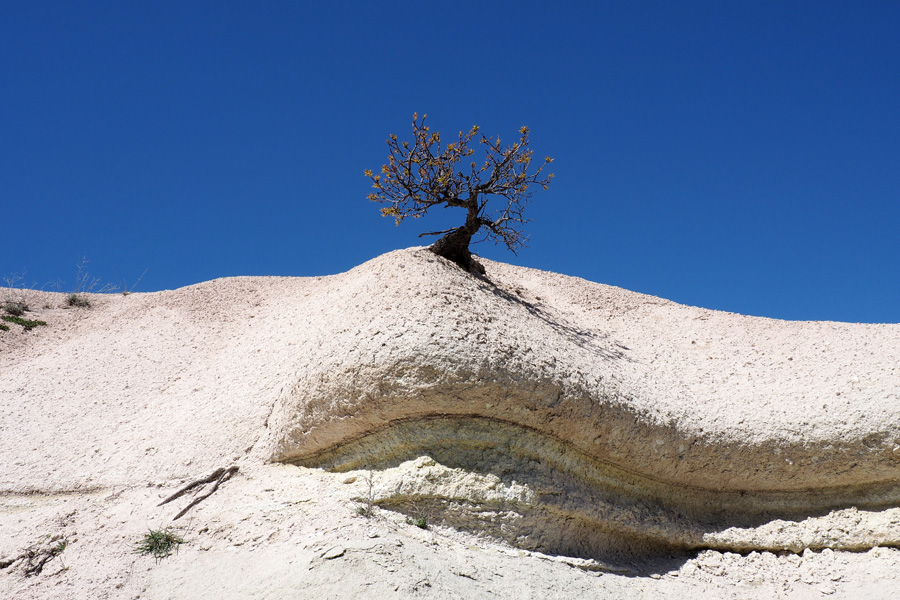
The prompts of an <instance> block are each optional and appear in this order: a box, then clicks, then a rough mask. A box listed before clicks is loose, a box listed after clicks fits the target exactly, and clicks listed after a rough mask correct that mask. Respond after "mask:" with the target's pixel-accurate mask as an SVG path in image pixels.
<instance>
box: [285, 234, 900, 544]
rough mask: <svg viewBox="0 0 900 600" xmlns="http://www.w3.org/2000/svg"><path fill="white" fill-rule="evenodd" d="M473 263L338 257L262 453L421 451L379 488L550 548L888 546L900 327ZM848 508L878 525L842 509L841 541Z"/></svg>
mask: <svg viewBox="0 0 900 600" xmlns="http://www.w3.org/2000/svg"><path fill="white" fill-rule="evenodd" d="M487 264H488V265H489V269H488V277H487V278H486V279H479V278H476V277H473V276H472V275H470V274H468V273H465V272H463V271H461V270H460V269H458V268H456V267H455V266H453V265H451V264H449V263H447V262H446V261H443V260H442V259H439V258H438V257H435V256H434V255H432V254H430V253H429V252H427V251H424V250H411V251H405V252H400V253H392V254H390V255H386V256H384V257H381V258H379V259H376V260H375V261H372V262H371V263H367V264H366V265H365V266H364V268H360V269H359V270H355V271H351V272H350V273H348V274H346V279H345V280H344V281H342V282H341V285H340V286H338V287H336V288H335V290H336V291H337V293H338V294H341V296H335V297H334V298H333V299H332V300H331V301H329V302H328V305H329V306H330V307H331V309H330V310H332V311H334V314H333V315H331V316H329V317H328V318H323V319H322V321H321V325H320V329H319V330H318V331H317V338H316V340H315V347H316V352H315V356H316V361H315V362H309V363H307V364H306V365H304V368H303V369H302V371H298V372H297V373H296V378H297V381H296V382H295V383H294V384H293V385H292V386H291V387H290V388H288V389H286V390H285V391H284V393H283V394H282V395H281V397H280V398H279V399H278V401H277V402H276V404H275V408H274V410H273V414H272V416H271V417H270V419H269V427H270V432H271V436H272V437H271V440H270V444H271V448H272V452H271V458H272V460H274V461H280V462H290V463H294V464H299V465H305V466H315V467H322V468H328V469H333V470H338V471H340V470H349V469H365V468H373V469H385V468H391V467H397V466H398V465H400V464H402V463H404V462H406V461H411V460H414V459H416V458H417V457H427V459H428V460H433V461H434V462H435V464H436V465H438V466H440V467H441V468H443V469H444V470H443V471H441V474H440V475H436V474H434V475H433V477H432V478H431V479H427V478H426V479H424V480H420V479H421V478H419V479H417V480H416V483H415V484H413V483H411V482H402V483H401V484H400V485H398V486H397V487H396V489H395V490H393V491H385V492H384V493H383V494H382V495H381V496H379V499H378V502H379V503H380V504H381V505H383V506H396V507H402V506H403V505H404V504H419V505H421V504H422V503H428V504H430V505H433V508H432V512H436V513H441V514H443V515H444V516H443V518H444V519H445V520H446V521H447V522H448V523H455V524H456V525H457V526H460V527H465V528H468V529H471V530H479V529H483V530H485V531H493V532H495V534H496V535H500V537H503V538H505V539H507V540H510V541H515V540H518V541H519V542H518V543H524V544H525V545H527V546H530V547H535V548H539V549H542V550H547V551H552V552H563V553H564V552H573V551H577V552H580V553H587V554H590V553H592V552H601V553H602V552H603V549H604V548H617V547H620V546H627V547H629V548H647V549H649V551H653V548H658V547H666V546H674V547H680V548H703V547H714V548H721V549H731V550H738V551H742V552H743V551H750V550H754V549H767V550H772V549H778V550H780V549H789V550H797V549H801V550H802V548H804V547H812V548H822V547H831V548H846V549H858V548H863V547H871V546H872V545H878V544H896V543H900V537H898V533H900V529H898V526H897V523H896V522H894V521H892V519H894V516H895V515H894V513H893V512H891V513H890V514H889V515H887V513H882V512H880V510H879V509H882V508H884V507H890V506H896V505H897V504H898V501H900V460H898V459H900V419H898V418H897V417H898V416H900V403H898V402H897V400H898V393H900V373H898V372H897V370H896V369H897V367H896V364H897V363H896V361H895V360H894V359H895V358H896V357H897V352H898V348H900V335H898V332H900V330H898V327H897V326H882V325H849V324H839V323H795V322H785V321H777V320H771V319H762V318H752V317H745V316H741V315H734V314H726V313H719V312H714V311H708V310H703V309H698V308H693V307H685V306H680V305H677V304H674V303H671V302H667V301H664V300H660V299H658V298H652V297H647V296H642V295H639V294H634V293H630V292H627V291H624V290H620V289H616V288H610V287H608V286H602V285H597V284H592V283H589V282H586V281H583V280H577V279H573V278H567V277H562V276H557V275H553V274H548V273H540V272H537V271H532V270H529V269H522V268H516V267H510V266H507V265H502V264H497V263H487ZM341 300H343V302H342V301H341ZM469 475H471V477H468V476H469ZM485 478H487V479H485ZM465 481H467V482H469V483H468V484H465V483H461V482H465ZM476 481H477V482H478V483H477V484H476V483H475V482H476ZM438 482H439V483H438ZM449 482H456V483H449ZM467 485H468V486H469V487H471V489H468V488H467ZM485 486H488V487H489V488H490V489H492V490H494V491H492V492H490V493H488V492H486V491H485V490H484V487H485ZM523 486H524V487H523ZM448 490H452V492H451V491H448ZM467 490H468V491H467ZM509 490H515V491H514V492H510V491H509ZM851 507H857V508H865V509H875V510H874V511H870V512H867V513H866V515H867V516H866V517H865V519H869V518H870V517H871V519H874V520H873V521H871V522H869V523H863V524H861V525H860V524H858V523H855V522H854V521H855V520H857V517H858V515H856V514H855V513H852V514H851V513H848V515H849V516H848V525H847V527H845V528H844V529H845V530H846V532H845V534H843V535H839V536H835V535H834V532H833V531H830V530H828V528H829V527H830V526H828V527H824V528H823V525H822V524H821V523H818V522H816V521H815V518H818V517H821V516H822V515H823V514H829V513H830V512H831V511H841V510H846V509H850V508H851ZM891 510H893V509H891ZM886 516H887V521H886V522H887V523H890V526H888V527H887V528H885V527H884V522H885V521H884V518H885V517H886ZM811 517H815V518H813V519H812V520H809V518H811ZM865 519H864V520H865ZM876 521H877V526H875V525H876ZM851 522H854V523H851ZM773 523H774V525H773ZM784 523H790V524H792V525H790V526H787V527H786V526H785V525H784ZM798 523H799V525H798ZM870 525H871V527H869V526H870Z"/></svg>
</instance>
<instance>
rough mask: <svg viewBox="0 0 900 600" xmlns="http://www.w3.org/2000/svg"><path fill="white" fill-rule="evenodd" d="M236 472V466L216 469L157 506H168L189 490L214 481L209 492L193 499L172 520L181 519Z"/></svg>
mask: <svg viewBox="0 0 900 600" xmlns="http://www.w3.org/2000/svg"><path fill="white" fill-rule="evenodd" d="M237 472H238V468H237V467H236V466H232V467H228V468H227V469H216V470H215V471H213V472H212V474H210V475H209V477H205V478H203V479H198V480H196V481H192V482H191V483H189V484H187V485H186V486H184V487H183V488H181V489H180V490H178V491H177V492H175V493H174V494H172V495H171V496H169V497H168V498H166V499H165V500H163V501H162V502H160V503H159V504H158V505H157V506H162V505H163V504H168V503H169V502H171V501H172V500H175V499H177V498H180V497H182V496H184V495H185V494H186V493H188V492H189V491H190V490H192V489H194V488H195V487H198V486H204V485H206V484H207V483H212V482H213V481H215V484H213V486H212V489H210V490H209V492H207V493H206V494H203V495H202V496H197V497H196V498H194V499H193V500H192V501H191V503H190V504H188V505H187V506H185V507H184V508H183V509H182V510H181V512H179V513H178V514H177V515H175V518H174V519H172V520H173V521H177V520H178V519H180V518H181V517H183V516H184V515H185V514H186V513H187V511H189V510H191V509H192V508H194V507H195V506H197V505H198V504H200V503H201V502H202V501H204V500H206V499H207V498H209V497H210V496H212V495H213V493H214V492H215V491H216V490H217V489H219V486H220V485H221V484H222V483H224V482H226V481H228V480H229V479H231V478H232V476H233V475H234V474H235V473H237Z"/></svg>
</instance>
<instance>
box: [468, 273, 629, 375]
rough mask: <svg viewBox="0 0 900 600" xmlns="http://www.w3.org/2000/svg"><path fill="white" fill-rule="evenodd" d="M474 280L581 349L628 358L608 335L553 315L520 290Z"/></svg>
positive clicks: (479, 285) (604, 355) (486, 279)
mask: <svg viewBox="0 0 900 600" xmlns="http://www.w3.org/2000/svg"><path fill="white" fill-rule="evenodd" d="M477 279H478V282H479V283H478V288H479V289H480V290H482V291H485V292H490V293H492V294H494V295H495V296H497V297H498V298H500V299H502V300H505V301H506V302H508V303H510V304H511V305H514V306H518V307H520V308H522V309H524V310H525V311H526V312H528V314H529V315H531V316H532V317H534V318H536V319H540V320H541V321H543V322H544V323H546V324H547V325H548V326H549V327H550V328H551V329H552V330H553V331H554V332H556V333H557V334H559V335H560V336H562V337H563V338H564V339H566V340H567V341H569V342H571V343H572V344H574V345H576V346H578V347H579V348H583V349H585V350H587V351H589V352H591V353H593V354H596V355H597V356H599V357H601V358H603V359H605V360H622V359H625V360H627V359H628V357H627V356H626V354H625V352H627V351H628V350H630V348H628V347H627V346H625V345H623V344H622V343H620V342H618V341H615V340H611V339H610V336H609V335H608V334H606V333H601V332H598V331H595V330H593V329H588V328H585V327H578V326H577V325H574V324H572V323H569V322H568V321H566V319H564V318H562V317H561V316H560V315H555V314H553V312H551V309H550V307H547V306H546V305H543V304H540V303H536V302H531V301H529V300H527V299H525V298H524V297H522V296H521V295H520V294H521V293H522V292H521V291H520V290H514V291H509V290H506V289H504V288H502V287H500V286H499V285H497V284H495V283H494V282H492V281H491V280H489V279H488V278H487V277H485V276H481V277H477Z"/></svg>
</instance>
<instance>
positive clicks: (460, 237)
mask: <svg viewBox="0 0 900 600" xmlns="http://www.w3.org/2000/svg"><path fill="white" fill-rule="evenodd" d="M476 231H477V229H476ZM471 241H472V233H470V232H468V231H466V229H465V228H460V229H455V230H453V231H451V232H450V233H448V234H447V235H445V236H444V237H442V238H441V239H439V240H438V241H436V242H435V243H434V244H432V245H431V246H430V247H429V250H431V251H432V252H434V253H435V254H437V255H438V256H443V257H444V258H446V259H447V260H451V261H453V262H455V263H456V264H458V265H459V266H460V267H462V268H463V269H465V270H466V271H468V272H470V273H472V274H473V275H484V273H485V271H484V266H483V265H482V264H481V263H480V262H478V261H477V260H475V258H474V257H473V256H472V253H471V252H470V251H469V243H470V242H471Z"/></svg>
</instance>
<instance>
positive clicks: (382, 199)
mask: <svg viewBox="0 0 900 600" xmlns="http://www.w3.org/2000/svg"><path fill="white" fill-rule="evenodd" d="M426 116H427V115H422V118H421V120H420V119H419V117H418V114H413V122H412V128H413V139H412V141H411V142H407V141H400V140H399V139H398V137H397V136H396V135H394V134H391V135H390V137H388V140H387V144H388V148H389V153H388V163H387V164H385V165H382V167H381V172H380V173H378V174H375V173H373V172H372V171H371V170H366V172H365V174H366V176H367V177H369V178H370V179H371V180H372V187H374V188H375V191H374V192H372V193H370V194H369V196H368V198H369V200H371V201H373V202H379V203H381V204H384V205H385V206H383V207H382V209H381V214H382V215H384V216H386V217H393V218H394V220H395V221H396V223H397V225H399V224H400V223H401V222H402V221H403V220H404V219H406V218H408V217H412V218H415V219H417V218H420V217H422V216H424V215H425V214H426V213H427V212H428V211H429V210H430V209H431V208H434V207H435V206H444V207H459V208H462V209H464V210H465V211H466V220H465V223H464V224H463V225H461V226H459V227H454V228H452V229H448V230H444V231H430V232H426V233H422V234H420V236H419V237H422V236H424V235H441V236H442V237H441V238H440V239H439V240H438V241H437V242H435V243H434V244H433V245H432V246H431V250H432V251H433V252H435V253H436V254H438V255H440V256H443V257H445V258H447V259H449V260H452V261H453V262H455V263H457V264H458V265H460V266H461V267H463V268H465V269H467V270H469V271H473V272H476V273H480V274H483V273H484V267H483V266H482V265H481V264H479V263H478V262H477V261H476V260H475V259H474V258H473V257H472V253H471V251H470V249H469V244H470V243H471V242H472V238H473V236H475V235H476V234H478V233H479V232H484V235H485V239H489V240H493V241H494V242H495V243H503V244H504V245H505V246H506V247H507V248H509V249H510V250H511V251H512V252H513V253H515V252H516V251H517V250H518V249H519V248H521V247H522V246H524V243H525V241H526V240H527V238H526V237H525V236H524V234H523V231H522V226H523V225H524V224H525V223H527V222H528V220H527V219H525V218H524V217H523V214H522V213H523V210H524V209H525V207H526V206H527V205H528V203H529V201H530V199H531V191H530V189H529V188H530V187H531V186H532V185H539V186H541V187H542V188H543V189H547V187H548V186H549V184H550V180H551V179H552V178H553V174H552V173H549V174H546V175H545V174H544V169H545V167H546V166H547V165H548V164H550V163H551V162H553V159H552V158H550V157H549V156H548V157H546V158H545V159H544V160H543V161H541V162H540V164H539V165H538V166H537V167H536V168H535V165H534V161H533V159H532V155H533V150H531V149H530V148H529V147H528V128H527V127H522V128H521V129H520V130H519V134H520V137H519V139H518V141H516V142H514V143H513V144H512V145H511V146H504V145H502V144H501V141H500V138H499V136H498V137H497V138H494V139H492V138H488V137H486V136H484V135H483V134H479V132H480V128H479V127H478V126H477V125H475V126H473V127H472V128H471V129H470V130H469V131H468V132H465V133H464V132H462V131H460V132H459V137H458V138H457V139H456V140H455V141H452V142H450V143H448V144H447V145H446V146H445V145H443V143H442V141H441V136H440V134H439V133H438V132H433V133H432V132H431V131H430V129H429V127H428V126H427V125H426V124H425V118H426ZM479 135H480V137H478V139H477V144H473V143H472V142H473V140H476V136H479ZM472 146H477V147H478V148H479V150H480V152H479V154H481V155H483V158H479V157H477V156H476V150H475V147H472ZM494 198H496V199H497V201H496V202H494V203H493V204H492V205H491V210H489V209H488V202H489V201H490V200H491V199H494Z"/></svg>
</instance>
